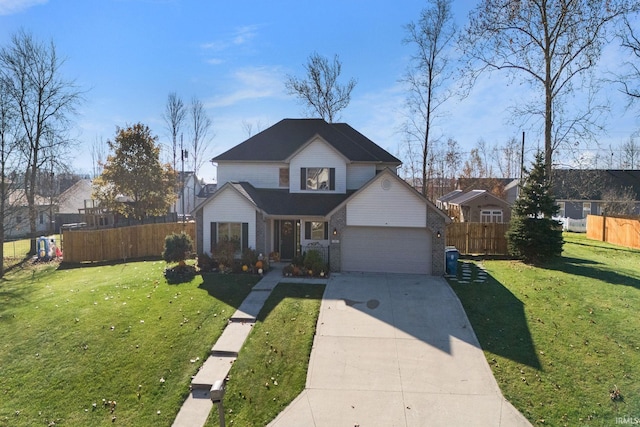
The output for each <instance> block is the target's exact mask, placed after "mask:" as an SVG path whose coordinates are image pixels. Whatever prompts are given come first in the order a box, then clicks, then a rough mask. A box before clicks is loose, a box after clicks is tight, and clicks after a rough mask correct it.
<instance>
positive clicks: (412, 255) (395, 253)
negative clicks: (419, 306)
mask: <svg viewBox="0 0 640 427" xmlns="http://www.w3.org/2000/svg"><path fill="white" fill-rule="evenodd" d="M341 244H342V245H341V248H340V249H341V256H342V260H341V261H342V270H343V271H366V272H384V273H419V274H431V233H430V232H429V231H427V230H426V229H424V228H398V227H347V228H346V229H345V230H344V232H343V234H342V238H341Z"/></svg>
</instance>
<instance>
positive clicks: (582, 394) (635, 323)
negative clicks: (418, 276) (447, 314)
mask: <svg viewBox="0 0 640 427" xmlns="http://www.w3.org/2000/svg"><path fill="white" fill-rule="evenodd" d="M464 262H470V261H462V263H464ZM462 263H461V264H462ZM474 264H475V265H474V267H473V270H474V271H475V272H474V273H473V277H472V279H475V278H476V277H477V272H479V269H478V265H480V266H482V267H483V268H485V269H486V270H487V272H488V279H487V280H486V281H485V282H484V283H478V282H475V281H474V280H469V282H470V283H467V284H461V283H460V282H453V281H452V282H450V283H451V285H452V287H453V289H454V290H455V292H456V293H457V294H458V296H459V298H460V300H461V301H462V304H463V305H464V307H465V310H466V312H467V315H468V317H469V320H470V321H471V323H472V325H473V328H474V330H475V332H476V335H477V336H478V339H479V341H480V344H481V345H482V348H483V349H484V352H485V356H486V358H487V360H488V362H489V364H490V366H491V368H492V370H493V373H494V375H495V377H496V380H497V381H498V384H499V385H500V388H501V389H502V392H503V394H504V395H505V397H506V398H507V399H508V400H509V401H510V402H511V403H513V404H514V406H515V407H516V408H517V409H518V410H520V411H521V412H522V413H523V414H524V415H525V416H526V417H527V418H528V419H529V420H530V421H531V423H532V424H534V425H553V426H564V425H567V426H576V425H589V426H603V425H607V426H609V425H616V424H621V423H623V422H624V421H625V420H629V419H636V420H638V419H640V332H639V331H640V316H639V312H640V267H639V266H640V251H634V250H631V249H627V248H623V247H616V246H612V245H609V244H606V243H602V242H597V241H593V240H588V239H586V237H585V236H584V235H578V234H565V245H564V252H563V256H562V258H560V259H558V260H557V261H555V262H553V263H552V264H550V265H548V266H546V268H537V267H531V266H528V265H525V264H522V263H520V262H515V261H484V262H482V263H480V264H479V263H474ZM459 266H460V264H459ZM459 274H460V273H459ZM612 392H613V393H612Z"/></svg>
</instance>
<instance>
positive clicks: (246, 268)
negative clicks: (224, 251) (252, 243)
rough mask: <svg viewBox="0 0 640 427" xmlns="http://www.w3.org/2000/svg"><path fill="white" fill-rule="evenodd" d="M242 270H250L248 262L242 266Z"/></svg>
mask: <svg viewBox="0 0 640 427" xmlns="http://www.w3.org/2000/svg"><path fill="white" fill-rule="evenodd" d="M242 271H244V272H245V273H246V272H247V271H249V267H248V266H247V265H246V264H245V265H243V266H242Z"/></svg>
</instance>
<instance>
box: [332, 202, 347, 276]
mask: <svg viewBox="0 0 640 427" xmlns="http://www.w3.org/2000/svg"><path fill="white" fill-rule="evenodd" d="M346 226H347V207H346V206H343V207H342V208H341V209H340V210H339V211H338V212H336V213H335V214H334V215H333V216H332V217H331V219H330V220H329V242H330V243H329V265H330V270H331V271H340V270H341V268H342V265H341V262H340V261H341V258H342V253H341V252H340V239H341V238H342V234H343V231H344V229H345V227H346ZM334 229H336V230H337V231H338V235H337V236H334V235H333V230H334ZM335 241H337V242H338V243H334V242H335Z"/></svg>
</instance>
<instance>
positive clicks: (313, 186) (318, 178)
mask: <svg viewBox="0 0 640 427" xmlns="http://www.w3.org/2000/svg"><path fill="white" fill-rule="evenodd" d="M300 189H301V190H312V191H333V190H335V189H336V169H335V168H300Z"/></svg>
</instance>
